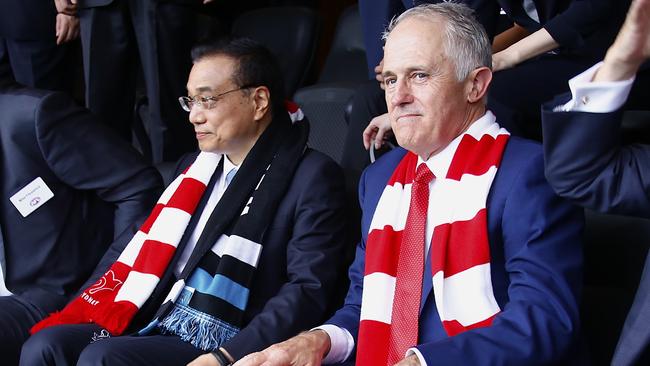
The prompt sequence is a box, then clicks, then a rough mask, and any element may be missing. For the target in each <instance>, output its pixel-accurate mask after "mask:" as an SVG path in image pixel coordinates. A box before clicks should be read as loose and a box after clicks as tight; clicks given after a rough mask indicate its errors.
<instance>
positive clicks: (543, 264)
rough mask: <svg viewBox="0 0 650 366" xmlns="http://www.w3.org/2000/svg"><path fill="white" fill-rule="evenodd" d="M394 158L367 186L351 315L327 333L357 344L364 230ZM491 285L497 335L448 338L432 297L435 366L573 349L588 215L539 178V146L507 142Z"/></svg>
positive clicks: (492, 210) (427, 334) (535, 360)
mask: <svg viewBox="0 0 650 366" xmlns="http://www.w3.org/2000/svg"><path fill="white" fill-rule="evenodd" d="M404 154H405V150H404V149H401V148H400V149H396V150H394V151H392V152H390V153H389V154H386V155H385V156H383V157H382V158H381V159H380V160H378V161H377V162H376V163H374V164H373V165H371V166H370V167H368V169H366V171H365V172H364V175H363V177H362V178H361V182H360V187H359V199H360V202H361V207H362V210H363V218H362V235H363V238H362V242H361V243H360V245H359V246H358V248H357V256H356V259H355V261H354V263H353V265H352V267H351V268H350V272H349V275H350V280H351V285H350V290H349V292H348V295H347V298H346V300H345V305H344V306H343V308H342V309H341V310H339V311H338V312H337V313H336V314H335V315H334V316H333V317H332V318H331V319H330V320H329V321H328V322H327V323H330V324H335V325H338V326H340V327H343V328H345V329H347V330H349V331H350V333H352V335H353V337H354V338H355V340H356V338H357V333H358V327H359V314H360V313H359V311H360V305H361V292H362V290H363V273H364V265H365V264H364V255H365V243H366V239H367V234H368V228H369V226H370V222H371V220H372V216H373V214H374V210H375V207H376V205H377V202H378V200H379V197H380V196H381V193H382V191H383V189H384V187H385V185H386V182H387V181H388V178H389V177H390V176H391V174H392V172H393V170H394V168H395V167H396V166H397V164H398V163H399V161H400V160H401V158H402V157H403V155H404ZM487 210H488V230H489V239H490V250H491V252H490V254H491V257H492V262H491V270H492V285H493V288H494V295H495V298H496V300H497V302H498V303H499V306H500V307H501V310H502V311H501V313H500V314H499V315H498V316H497V317H496V318H495V320H494V322H493V324H492V326H490V327H487V328H479V329H474V330H470V331H467V332H464V333H461V334H458V335H456V336H454V337H448V336H447V335H446V334H445V332H444V330H443V329H442V325H441V324H440V321H439V318H438V314H437V311H436V308H435V304H434V300H433V294H432V291H431V287H430V285H429V286H425V289H424V291H428V293H427V294H426V296H427V298H426V302H425V303H424V307H423V308H422V311H421V313H420V333H419V343H420V344H419V345H418V346H417V348H418V349H419V350H420V351H421V353H422V354H423V356H424V358H425V359H426V360H427V362H428V363H429V365H496V364H504V365H505V364H507V365H524V364H525V365H535V364H549V363H554V362H560V361H563V360H564V359H566V358H567V357H568V356H569V352H570V351H571V350H572V349H574V347H575V343H576V338H577V333H578V329H579V325H578V323H579V317H578V305H577V302H578V299H579V296H580V289H581V281H582V267H581V266H582V247H581V237H580V235H581V232H582V213H581V211H580V210H578V209H576V208H575V207H573V206H572V205H570V204H568V203H567V202H565V201H563V200H562V199H560V198H558V197H557V196H556V195H555V194H554V193H553V191H552V190H551V188H550V186H549V185H548V184H547V182H546V181H545V179H544V176H543V159H542V151H541V148H540V146H539V145H538V144H536V143H533V142H529V141H526V140H522V139H519V138H517V137H511V138H510V140H509V142H508V144H507V146H506V149H505V152H504V156H503V160H502V162H501V167H500V168H499V170H498V172H497V175H496V177H495V180H494V182H493V184H492V188H491V189H490V194H489V197H488V202H487Z"/></svg>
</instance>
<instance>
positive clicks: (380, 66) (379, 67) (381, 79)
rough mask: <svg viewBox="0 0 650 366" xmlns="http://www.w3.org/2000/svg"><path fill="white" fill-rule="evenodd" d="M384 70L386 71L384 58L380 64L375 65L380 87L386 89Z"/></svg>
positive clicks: (376, 77)
mask: <svg viewBox="0 0 650 366" xmlns="http://www.w3.org/2000/svg"><path fill="white" fill-rule="evenodd" d="M382 72H384V59H383V58H382V59H381V61H379V64H378V65H377V66H375V79H377V81H378V82H379V87H380V88H382V89H384V88H385V86H384V75H382Z"/></svg>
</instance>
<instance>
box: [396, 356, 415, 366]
mask: <svg viewBox="0 0 650 366" xmlns="http://www.w3.org/2000/svg"><path fill="white" fill-rule="evenodd" d="M395 366H420V359H419V358H418V356H416V355H410V356H408V357H407V358H405V359H403V360H402V361H400V362H398V363H396V364H395Z"/></svg>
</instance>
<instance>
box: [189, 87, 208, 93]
mask: <svg viewBox="0 0 650 366" xmlns="http://www.w3.org/2000/svg"><path fill="white" fill-rule="evenodd" d="M186 89H187V92H188V94H189V93H190V92H191V90H190V88H188V87H186ZM195 90H196V92H197V94H200V93H203V92H211V91H213V89H212V88H211V87H209V86H200V87H198V88H196V89H195Z"/></svg>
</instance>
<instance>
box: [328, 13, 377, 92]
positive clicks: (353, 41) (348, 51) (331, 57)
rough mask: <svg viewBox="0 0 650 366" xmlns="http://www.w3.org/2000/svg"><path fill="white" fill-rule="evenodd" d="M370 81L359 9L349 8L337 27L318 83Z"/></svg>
mask: <svg viewBox="0 0 650 366" xmlns="http://www.w3.org/2000/svg"><path fill="white" fill-rule="evenodd" d="M367 79H368V74H367V66H366V48H365V46H364V44H363V30H362V28H361V17H360V16H359V7H358V6H357V5H352V6H349V7H347V8H346V9H345V10H344V11H343V13H342V14H341V17H340V18H339V21H338V24H337V26H336V33H335V34H334V40H333V41H332V47H331V49H330V51H329V53H328V55H327V58H326V59H325V65H324V66H323V70H322V71H321V74H320V77H319V79H318V83H333V82H351V83H361V82H364V81H366V80H367Z"/></svg>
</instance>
